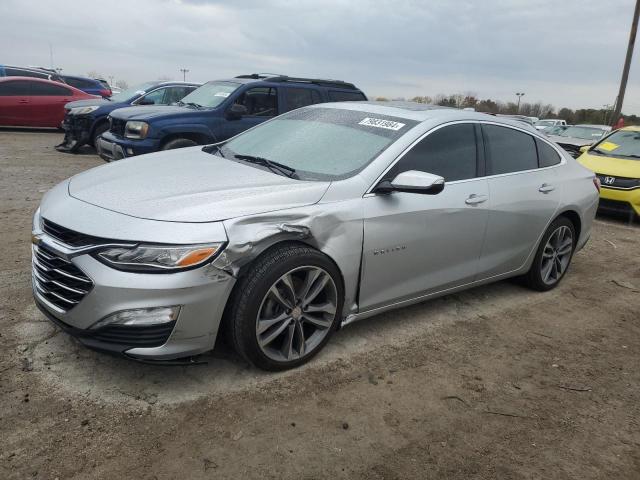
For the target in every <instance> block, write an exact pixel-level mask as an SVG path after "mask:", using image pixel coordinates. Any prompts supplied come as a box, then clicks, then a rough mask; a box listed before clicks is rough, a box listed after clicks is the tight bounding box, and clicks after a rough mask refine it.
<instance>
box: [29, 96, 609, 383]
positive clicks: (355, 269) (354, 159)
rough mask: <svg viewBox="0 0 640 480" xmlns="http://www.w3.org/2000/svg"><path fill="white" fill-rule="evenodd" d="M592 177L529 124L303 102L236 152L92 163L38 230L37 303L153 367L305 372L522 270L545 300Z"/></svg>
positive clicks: (579, 230)
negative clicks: (314, 360) (388, 320)
mask: <svg viewBox="0 0 640 480" xmlns="http://www.w3.org/2000/svg"><path fill="white" fill-rule="evenodd" d="M598 188H599V183H598V181H597V179H596V178H595V176H594V174H593V173H592V172H590V171H589V170H587V169H585V168H584V167H582V166H580V165H579V164H578V163H577V162H576V161H575V160H574V159H573V158H571V156H569V155H568V154H567V153H566V152H564V151H563V150H562V149H560V148H559V147H557V146H556V145H555V144H553V143H551V142H550V141H549V140H547V139H546V138H545V137H544V136H543V135H542V134H539V133H538V132H537V131H536V130H535V129H534V128H533V127H529V126H527V125H525V124H523V123H521V122H514V121H511V120H508V119H502V118H496V117H494V116H489V115H484V114H480V113H475V112H468V111H461V110H454V109H445V108H436V107H429V106H423V105H417V104H388V103H386V102H385V104H384V105H382V104H376V103H366V102H360V103H334V104H321V105H315V106H309V107H305V108H301V109H298V110H295V111H292V112H289V113H287V114H285V115H282V116H280V117H276V118H274V119H273V120H271V121H268V122H266V123H263V124H261V125H260V126H257V127H254V128H253V129H250V130H247V131H246V132H244V133H242V134H240V135H238V136H236V137H234V138H232V139H230V140H228V141H226V142H225V143H221V144H215V145H208V146H205V147H192V148H186V149H181V150H176V151H166V152H160V153H154V154H149V155H144V156H140V157H136V158H134V159H131V160H123V161H120V162H117V163H115V164H109V165H105V166H101V167H98V168H95V169H92V170H89V171H87V172H84V173H81V174H79V175H76V176H74V177H72V178H71V179H68V180H66V181H64V182H62V183H61V184H59V185H57V186H56V187H54V188H53V189H52V190H51V191H49V192H48V193H47V194H46V195H45V197H44V198H43V200H42V204H41V206H40V208H39V209H38V210H37V211H36V213H35V216H34V222H33V235H32V242H33V246H32V249H33V270H32V271H33V291H34V296H35V301H36V303H37V305H38V306H39V307H40V309H41V310H42V311H43V312H44V313H45V314H46V315H47V316H48V317H49V318H50V319H51V320H52V321H53V322H54V323H56V324H57V325H59V326H60V327H61V328H62V329H64V330H66V331H67V332H68V333H70V334H71V335H73V336H76V337H77V338H78V339H79V340H80V341H81V342H82V343H84V344H85V345H87V346H89V347H92V348H95V349H101V350H107V351H112V352H118V353H122V354H124V355H126V356H128V357H131V358H135V359H139V360H145V361H169V360H176V361H181V359H186V358H189V357H191V356H193V355H196V354H200V353H202V352H206V351H208V350H211V349H212V348H213V347H214V344H215V342H216V338H217V337H218V336H219V334H222V333H223V332H224V334H225V336H226V337H227V338H228V339H229V341H230V342H231V344H232V345H233V346H234V348H235V349H236V350H237V351H238V352H239V353H240V354H241V355H242V356H243V357H244V358H245V359H246V360H248V361H249V362H251V363H252V364H254V365H255V366H257V367H259V368H263V369H267V370H281V369H286V368H291V367H295V366H297V365H300V364H302V363H304V362H306V361H307V360H309V359H310V358H311V357H313V356H314V355H315V354H316V353H318V352H319V351H320V350H321V349H322V348H323V346H324V345H325V344H326V343H327V341H329V339H330V337H331V335H332V333H333V332H334V331H335V330H336V329H337V328H338V327H340V326H343V325H346V324H348V323H351V322H354V321H356V320H362V319H365V318H368V317H371V316H373V315H375V314H378V313H380V312H384V311H387V310H390V309H393V308H398V307H402V306H405V305H409V304H412V303H416V302H421V301H424V300H427V299H430V298H434V297H437V296H441V295H445V294H448V293H452V292H456V291H459V290H463V289H467V288H471V287H474V286H477V285H481V284H486V283H489V282H495V281H497V280H501V279H505V278H508V277H522V279H523V280H524V282H525V283H526V284H527V285H528V286H530V287H531V288H533V289H535V290H539V291H544V290H549V289H552V288H554V287H555V286H557V285H558V283H559V282H560V281H561V280H562V278H563V276H564V275H565V274H566V272H567V270H568V268H569V264H570V262H571V259H572V256H573V254H574V252H575V251H577V250H579V249H580V248H582V247H583V246H584V245H585V243H586V242H587V240H588V238H589V234H590V231H591V225H592V221H593V218H594V216H595V212H596V209H597V206H598Z"/></svg>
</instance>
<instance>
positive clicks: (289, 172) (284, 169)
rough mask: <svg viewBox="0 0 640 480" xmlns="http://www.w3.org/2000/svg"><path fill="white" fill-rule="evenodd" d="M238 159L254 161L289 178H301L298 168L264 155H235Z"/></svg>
mask: <svg viewBox="0 0 640 480" xmlns="http://www.w3.org/2000/svg"><path fill="white" fill-rule="evenodd" d="M234 157H235V158H237V159H238V160H244V161H245V162H249V163H254V164H256V165H263V166H265V167H267V168H268V169H269V170H271V171H272V172H274V173H279V174H281V175H284V176H286V177H289V178H295V179H297V178H299V177H298V175H297V174H296V169H295V168H291V167H289V166H287V165H283V164H282V163H278V162H274V161H273V160H269V159H267V158H264V157H256V156H254V155H234Z"/></svg>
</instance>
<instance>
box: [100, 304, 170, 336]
mask: <svg viewBox="0 0 640 480" xmlns="http://www.w3.org/2000/svg"><path fill="white" fill-rule="evenodd" d="M179 313H180V306H179V305H176V306H172V307H153V308H135V309H131V310H121V311H119V312H116V313H112V314H111V315H108V316H106V317H105V318H103V319H102V320H99V321H97V322H96V323H94V324H93V325H92V326H91V329H92V330H94V329H96V328H101V327H106V326H108V325H120V326H125V327H149V326H153V325H164V324H166V323H170V322H173V321H175V320H176V319H177V318H178V314H179Z"/></svg>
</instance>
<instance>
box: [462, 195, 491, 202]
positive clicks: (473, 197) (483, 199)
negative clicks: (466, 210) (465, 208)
mask: <svg viewBox="0 0 640 480" xmlns="http://www.w3.org/2000/svg"><path fill="white" fill-rule="evenodd" d="M488 199H489V196H488V195H478V194H475V193H472V194H471V195H469V198H467V199H466V200H465V201H464V203H466V204H467V205H478V204H480V203H484V202H486V201H487V200H488Z"/></svg>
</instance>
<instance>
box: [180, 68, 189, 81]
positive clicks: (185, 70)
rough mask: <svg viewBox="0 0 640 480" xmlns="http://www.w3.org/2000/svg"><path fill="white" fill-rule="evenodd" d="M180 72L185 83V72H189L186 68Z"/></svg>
mask: <svg viewBox="0 0 640 480" xmlns="http://www.w3.org/2000/svg"><path fill="white" fill-rule="evenodd" d="M180 71H181V72H182V81H183V82H186V81H187V72H188V71H189V70H188V69H186V68H181V69H180Z"/></svg>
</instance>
